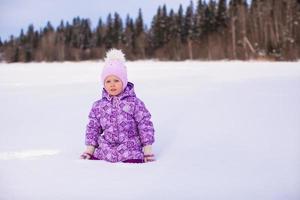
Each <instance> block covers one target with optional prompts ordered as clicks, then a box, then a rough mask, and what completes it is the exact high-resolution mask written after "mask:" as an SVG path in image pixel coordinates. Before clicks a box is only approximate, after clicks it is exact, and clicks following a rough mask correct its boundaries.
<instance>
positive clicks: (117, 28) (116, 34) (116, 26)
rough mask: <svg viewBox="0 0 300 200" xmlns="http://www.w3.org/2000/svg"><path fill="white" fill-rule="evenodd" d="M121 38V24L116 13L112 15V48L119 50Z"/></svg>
mask: <svg viewBox="0 0 300 200" xmlns="http://www.w3.org/2000/svg"><path fill="white" fill-rule="evenodd" d="M122 37H123V23H122V19H121V17H120V15H119V14H118V13H115V14H114V22H113V29H112V41H113V46H115V47H118V48H120V45H121V42H122Z"/></svg>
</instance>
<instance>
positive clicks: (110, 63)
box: [101, 49, 128, 90]
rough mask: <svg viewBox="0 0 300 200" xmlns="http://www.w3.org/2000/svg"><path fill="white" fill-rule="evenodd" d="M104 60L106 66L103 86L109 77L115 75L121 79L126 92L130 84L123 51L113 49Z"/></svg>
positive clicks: (102, 76) (102, 77)
mask: <svg viewBox="0 0 300 200" xmlns="http://www.w3.org/2000/svg"><path fill="white" fill-rule="evenodd" d="M104 60H105V64H104V68H103V70H102V75H101V81H102V83H103V85H104V81H105V79H106V77H107V76H110V75H114V76H117V77H118V78H120V79H121V81H122V83H123V90H124V89H125V88H126V86H127V83H128V80H127V69H126V66H125V56H124V53H123V52H122V51H121V50H117V49H111V50H109V51H108V52H107V53H106V58H105V59H104Z"/></svg>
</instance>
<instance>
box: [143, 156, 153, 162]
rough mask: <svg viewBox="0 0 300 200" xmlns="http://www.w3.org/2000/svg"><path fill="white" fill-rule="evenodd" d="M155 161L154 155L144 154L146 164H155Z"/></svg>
mask: <svg viewBox="0 0 300 200" xmlns="http://www.w3.org/2000/svg"><path fill="white" fill-rule="evenodd" d="M153 161H155V157H154V154H144V162H153Z"/></svg>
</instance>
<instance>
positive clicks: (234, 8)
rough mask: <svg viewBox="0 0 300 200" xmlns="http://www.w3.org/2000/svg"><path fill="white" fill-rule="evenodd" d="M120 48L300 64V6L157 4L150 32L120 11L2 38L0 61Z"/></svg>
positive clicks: (279, 2)
mask: <svg viewBox="0 0 300 200" xmlns="http://www.w3.org/2000/svg"><path fill="white" fill-rule="evenodd" d="M110 48H119V49H122V50H123V51H124V53H125V54H126V58H127V59H128V60H137V59H159V60H175V61H180V60H187V59H191V60H193V59H200V60H221V59H230V60H249V59H268V60H289V61H292V60H297V59H299V58H300V0H252V1H251V3H247V1H246V0H229V2H227V1H226V0H219V1H215V0H210V1H208V2H206V1H204V0H198V1H197V3H196V5H194V3H193V2H192V1H191V2H190V5H189V6H187V8H186V9H184V8H183V7H182V5H180V6H179V8H178V10H177V11H175V10H173V9H171V10H168V9H167V6H166V5H163V6H159V7H158V9H157V12H156V14H155V15H154V16H153V19H152V22H151V25H150V27H149V28H148V27H146V26H145V24H144V21H143V14H142V10H141V9H139V12H138V16H137V17H136V18H135V19H132V18H131V17H130V16H129V15H127V17H126V19H125V22H124V23H123V20H122V18H121V17H120V15H119V14H118V13H114V14H113V15H112V14H109V15H108V16H107V18H106V21H105V22H104V21H103V20H102V19H101V18H100V19H99V21H98V24H97V26H96V28H94V29H92V28H91V22H90V20H89V19H82V18H80V17H76V18H74V19H73V21H72V23H69V22H66V23H65V22H64V21H61V23H60V25H59V26H58V27H56V28H54V27H53V26H52V25H51V23H50V22H48V23H47V25H46V26H45V27H44V28H42V29H40V30H39V31H38V30H35V29H34V26H33V25H29V27H28V29H27V31H26V32H24V30H21V32H20V35H19V36H18V37H14V36H11V37H10V39H8V40H7V41H4V42H2V41H1V39H0V61H6V62H31V61H37V62H39V61H47V62H52V61H81V60H95V59H101V58H103V57H104V55H105V52H106V50H107V49H110Z"/></svg>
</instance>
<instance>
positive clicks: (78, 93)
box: [0, 61, 300, 200]
mask: <svg viewBox="0 0 300 200" xmlns="http://www.w3.org/2000/svg"><path fill="white" fill-rule="evenodd" d="M127 65H128V73H129V80H130V81H131V82H133V83H134V84H135V91H136V93H137V95H138V96H139V97H140V98H141V99H142V100H143V101H144V102H145V104H146V106H147V107H148V109H149V110H150V111H151V113H152V116H153V122H154V125H155V129H156V143H155V145H154V152H155V154H156V157H157V161H156V162H153V163H146V164H125V163H117V164H111V163H106V162H103V161H87V160H80V159H78V158H79V155H80V154H81V153H82V152H83V151H84V149H85V146H84V135H85V127H86V124H87V122H88V118H87V115H88V113H89V111H90V108H91V106H92V103H93V102H94V101H95V100H97V99H98V98H99V97H100V95H101V92H100V91H101V85H100V84H99V79H100V78H99V77H100V72H101V69H102V66H103V63H99V62H80V63H69V62H66V63H52V64H47V63H31V64H3V63H2V64H0V102H1V104H0V199H1V200H41V199H43V200H69V199H72V200H77V199H78V200H79V199H85V200H87V199H103V200H111V199H116V200H117V199H118V200H119V199H122V200H136V199H138V200H144V199H151V200H152V199H153V200H160V199H161V200H165V199H170V200H175V199H179V200H182V199H195V200H197V199H203V200H299V199H300V62H295V63H285V62H278V63H270V62H194V61H193V62H192V61H189V62H154V61H146V62H142V61H138V62H129V63H128V64H127Z"/></svg>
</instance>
